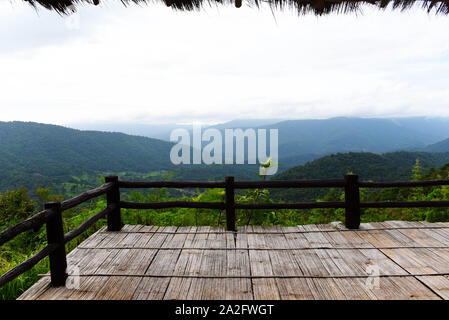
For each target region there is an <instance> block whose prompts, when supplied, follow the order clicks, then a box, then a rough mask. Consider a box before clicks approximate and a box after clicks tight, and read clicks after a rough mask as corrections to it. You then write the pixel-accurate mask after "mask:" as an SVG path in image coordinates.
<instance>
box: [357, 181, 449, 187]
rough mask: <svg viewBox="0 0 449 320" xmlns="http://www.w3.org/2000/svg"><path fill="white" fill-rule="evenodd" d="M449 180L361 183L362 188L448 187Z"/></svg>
mask: <svg viewBox="0 0 449 320" xmlns="http://www.w3.org/2000/svg"><path fill="white" fill-rule="evenodd" d="M447 185H449V180H426V181H400V182H359V187H361V188H401V187H409V188H413V187H435V186H447Z"/></svg>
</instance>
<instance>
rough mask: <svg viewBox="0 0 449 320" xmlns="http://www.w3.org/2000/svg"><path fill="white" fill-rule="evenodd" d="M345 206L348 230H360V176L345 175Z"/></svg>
mask: <svg viewBox="0 0 449 320" xmlns="http://www.w3.org/2000/svg"><path fill="white" fill-rule="evenodd" d="M345 204H346V213H345V225H346V228H348V229H358V228H359V226H360V191H359V176H358V175H355V174H347V175H345Z"/></svg>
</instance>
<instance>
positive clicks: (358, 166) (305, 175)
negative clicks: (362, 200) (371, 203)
mask: <svg viewBox="0 0 449 320" xmlns="http://www.w3.org/2000/svg"><path fill="white" fill-rule="evenodd" d="M416 159H419V160H420V161H421V164H422V167H423V168H424V169H428V168H430V167H439V166H441V165H443V164H444V163H447V162H449V153H442V154H440V153H434V154H430V153H425V152H393V153H386V154H383V155H378V154H374V153H367V152H366V153H363V152H361V153H356V152H350V153H338V154H332V155H329V156H325V157H322V158H320V159H316V160H314V161H312V162H308V163H306V164H305V165H302V166H297V167H293V168H290V169H288V170H286V171H284V172H282V173H280V174H278V175H276V176H275V177H273V180H302V179H333V178H336V179H342V178H343V176H344V175H345V174H347V173H349V172H351V173H354V174H357V175H359V180H360V181H367V180H373V181H406V180H410V179H411V178H412V171H411V168H412V167H413V165H414V164H415V162H416ZM327 192H328V190H327V189H274V190H271V195H272V197H273V198H274V199H276V200H284V201H290V202H298V201H314V200H315V199H317V198H321V197H323V196H324V195H326V193H327Z"/></svg>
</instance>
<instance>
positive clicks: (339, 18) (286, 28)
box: [0, 0, 449, 124]
mask: <svg viewBox="0 0 449 320" xmlns="http://www.w3.org/2000/svg"><path fill="white" fill-rule="evenodd" d="M117 2H119V1H111V0H109V1H107V2H106V3H103V4H102V5H100V6H98V7H94V6H90V5H85V6H82V7H80V9H79V10H78V12H77V13H76V14H74V15H72V16H70V17H61V16H59V15H58V14H57V13H55V12H50V11H47V10H45V9H40V10H38V12H36V11H35V10H34V9H32V8H31V7H30V6H28V5H26V4H23V3H22V1H20V0H11V1H10V0H0V120H2V121H9V120H22V121H38V122H44V123H55V124H70V123H76V122H78V123H79V122H96V121H101V122H105V121H106V122H107V121H110V122H130V123H168V122H177V123H181V122H182V123H187V122H191V121H200V122H222V121H226V120H231V119H234V118H237V117H239V118H290V119H295V118H296V119H303V118H327V117H332V116H362V117H389V116H415V115H427V116H439V115H444V116H449V33H448V32H447V30H449V17H444V16H435V15H434V14H430V15H428V14H426V12H425V11H424V10H421V9H419V8H416V9H413V10H409V11H407V12H405V13H401V12H399V11H394V12H392V11H390V10H387V11H386V12H383V11H379V10H377V9H370V8H369V7H365V9H364V10H363V13H361V14H358V15H356V14H350V15H336V14H333V15H329V16H324V17H315V16H313V15H308V16H299V17H298V16H297V15H296V14H295V13H294V12H289V11H287V12H280V11H275V12H274V15H273V13H272V12H271V11H270V9H269V8H267V7H264V8H262V9H261V10H258V9H255V8H250V7H248V6H245V5H244V7H242V8H241V9H236V8H234V7H232V6H230V7H222V6H220V7H218V8H215V7H213V8H208V9H207V10H204V11H201V12H174V11H173V10H172V9H170V8H167V7H165V6H164V5H155V4H151V5H149V6H143V7H139V6H135V5H133V6H131V7H128V8H125V7H123V6H121V5H119V4H116V3H117Z"/></svg>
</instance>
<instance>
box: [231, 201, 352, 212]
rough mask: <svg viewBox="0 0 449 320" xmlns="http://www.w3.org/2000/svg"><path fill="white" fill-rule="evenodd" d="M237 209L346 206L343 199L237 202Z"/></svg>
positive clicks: (336, 207)
mask: <svg viewBox="0 0 449 320" xmlns="http://www.w3.org/2000/svg"><path fill="white" fill-rule="evenodd" d="M234 207H235V208H236V209H267V210H270V209H317V208H334V209H338V208H345V207H346V204H345V203H344V202H342V201H335V202H331V201H326V202H299V203H236V204H235V205H234Z"/></svg>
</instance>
